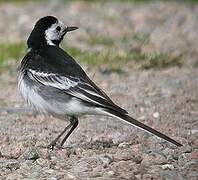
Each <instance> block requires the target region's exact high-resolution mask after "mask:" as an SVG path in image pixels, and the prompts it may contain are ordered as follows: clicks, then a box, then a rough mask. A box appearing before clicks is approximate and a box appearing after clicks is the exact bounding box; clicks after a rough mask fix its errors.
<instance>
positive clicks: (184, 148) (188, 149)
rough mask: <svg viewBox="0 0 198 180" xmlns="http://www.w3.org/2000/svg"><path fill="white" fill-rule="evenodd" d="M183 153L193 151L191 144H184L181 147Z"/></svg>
mask: <svg viewBox="0 0 198 180" xmlns="http://www.w3.org/2000/svg"><path fill="white" fill-rule="evenodd" d="M180 152H181V153H191V152H192V147H191V146H190V145H184V146H182V147H181V148H180Z"/></svg>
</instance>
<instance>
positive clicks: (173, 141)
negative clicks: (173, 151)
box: [108, 110, 182, 146]
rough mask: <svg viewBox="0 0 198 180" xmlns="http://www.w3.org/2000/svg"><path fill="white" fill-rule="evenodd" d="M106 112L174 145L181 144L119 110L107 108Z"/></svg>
mask: <svg viewBox="0 0 198 180" xmlns="http://www.w3.org/2000/svg"><path fill="white" fill-rule="evenodd" d="M108 113H110V114H111V115H112V116H115V117H117V118H119V119H122V120H124V121H126V122H128V123H130V124H132V125H135V126H137V127H138V128H141V129H143V130H145V131H147V132H150V133H152V134H154V135H156V136H158V137H160V138H162V139H164V140H166V141H168V142H170V143H172V144H174V145H176V146H182V144H180V143H179V142H177V141H175V140H174V139H172V138H170V137H168V136H166V135H165V134H162V133H161V132H159V131H157V130H155V129H153V128H151V127H149V126H147V125H145V124H143V123H141V122H139V121H137V120H136V119H133V118H132V117H130V116H128V115H126V114H120V113H119V112H116V111H112V110H109V111H108Z"/></svg>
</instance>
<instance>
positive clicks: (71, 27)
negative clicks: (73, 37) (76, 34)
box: [64, 26, 78, 32]
mask: <svg viewBox="0 0 198 180" xmlns="http://www.w3.org/2000/svg"><path fill="white" fill-rule="evenodd" d="M76 29H78V27H75V26H67V27H66V28H65V29H64V32H69V31H74V30H76Z"/></svg>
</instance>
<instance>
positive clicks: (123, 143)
mask: <svg viewBox="0 0 198 180" xmlns="http://www.w3.org/2000/svg"><path fill="white" fill-rule="evenodd" d="M129 146H130V144H129V143H127V142H122V143H120V144H119V145H118V147H119V148H127V147H129Z"/></svg>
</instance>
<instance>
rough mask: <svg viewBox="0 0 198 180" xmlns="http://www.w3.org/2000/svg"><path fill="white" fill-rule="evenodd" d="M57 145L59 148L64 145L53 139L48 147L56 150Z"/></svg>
mask: <svg viewBox="0 0 198 180" xmlns="http://www.w3.org/2000/svg"><path fill="white" fill-rule="evenodd" d="M55 147H56V148H57V149H63V146H61V145H58V144H57V143H56V142H55V141H52V142H51V143H50V144H49V145H48V146H47V148H48V149H50V150H54V148H55Z"/></svg>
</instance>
